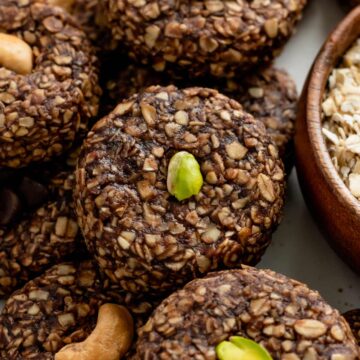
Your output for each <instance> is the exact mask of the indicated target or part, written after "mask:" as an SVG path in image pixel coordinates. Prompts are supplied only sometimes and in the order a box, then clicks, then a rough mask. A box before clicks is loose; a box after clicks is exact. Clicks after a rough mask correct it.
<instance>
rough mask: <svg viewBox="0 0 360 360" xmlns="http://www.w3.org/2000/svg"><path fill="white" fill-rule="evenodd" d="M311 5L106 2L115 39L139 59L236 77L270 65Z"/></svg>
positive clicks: (302, 1) (160, 67)
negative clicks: (253, 68)
mask: <svg viewBox="0 0 360 360" xmlns="http://www.w3.org/2000/svg"><path fill="white" fill-rule="evenodd" d="M306 3H307V1H306V0H291V1H283V0H273V1H245V0H235V1H219V0H207V1H190V2H183V1H170V2H169V1H168V0H154V1H131V0H120V1H119V0H104V13H105V17H106V24H107V26H109V28H110V29H111V31H112V34H113V37H114V38H115V39H117V40H119V41H120V43H121V45H122V46H125V47H127V49H128V53H129V55H130V57H131V58H132V59H133V60H135V61H137V62H139V63H143V64H149V65H151V66H152V67H153V68H154V69H156V70H157V71H165V70H168V69H170V70H172V69H176V70H178V69H181V70H184V71H185V73H187V74H189V75H190V76H194V75H195V76H201V75H205V74H206V75H207V74H211V75H213V76H217V77H233V76H234V74H235V72H236V71H237V69H239V68H240V69H242V70H248V69H249V68H252V67H254V66H258V65H259V64H264V63H269V62H270V61H271V60H272V59H273V58H274V57H275V56H277V55H278V54H279V53H280V51H281V49H282V47H283V46H284V44H285V43H286V41H287V40H288V39H289V37H290V36H291V34H292V33H293V31H294V27H295V25H296V23H297V22H298V20H299V19H300V17H301V15H302V11H303V9H304V7H305V5H306ZM175 72H177V71H175Z"/></svg>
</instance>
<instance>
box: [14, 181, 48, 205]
mask: <svg viewBox="0 0 360 360" xmlns="http://www.w3.org/2000/svg"><path fill="white" fill-rule="evenodd" d="M19 192H20V193H21V195H22V196H23V197H24V200H25V202H26V205H27V206H28V207H31V208H33V207H37V206H39V205H41V204H42V203H43V202H44V201H45V200H46V198H47V197H48V195H49V192H48V190H47V189H46V187H45V186H44V185H42V184H40V183H39V182H37V181H34V180H32V179H30V178H28V177H24V178H23V179H22V181H21V183H20V186H19Z"/></svg>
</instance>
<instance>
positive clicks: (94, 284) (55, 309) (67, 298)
mask: <svg viewBox="0 0 360 360" xmlns="http://www.w3.org/2000/svg"><path fill="white" fill-rule="evenodd" d="M109 302H110V303H117V304H121V305H124V306H126V307H128V309H129V310H130V311H131V312H132V314H133V316H134V318H135V323H136V326H139V325H140V324H141V323H142V318H143V317H144V316H146V314H147V313H148V312H149V311H150V310H151V308H152V304H151V303H147V302H142V301H140V300H137V299H135V298H134V297H133V296H131V295H129V294H126V293H125V292H123V291H122V290H119V288H117V287H112V286H110V285H109V284H108V282H107V281H106V280H104V279H101V278H100V276H99V275H98V273H97V271H96V270H95V268H94V266H93V265H92V263H91V262H90V261H83V262H78V263H63V264H59V265H56V266H54V267H52V268H51V269H50V270H48V271H47V272H46V273H45V274H43V275H41V276H40V277H38V278H36V279H35V280H33V281H30V282H29V283H27V284H26V285H25V286H24V287H23V288H22V289H20V290H17V291H16V292H15V293H14V294H13V295H11V297H10V298H9V299H8V300H7V301H6V303H5V307H4V309H3V311H2V314H1V315H0V357H1V359H7V360H18V359H41V360H45V359H46V360H53V359H54V354H55V353H56V352H57V351H59V350H60V349H61V348H62V347H63V346H64V345H66V344H70V343H73V342H81V341H83V340H84V339H85V338H86V337H87V336H88V335H89V334H90V333H91V331H92V330H93V329H94V327H95V323H96V319H97V314H98V308H99V307H100V306H101V305H102V304H104V303H109Z"/></svg>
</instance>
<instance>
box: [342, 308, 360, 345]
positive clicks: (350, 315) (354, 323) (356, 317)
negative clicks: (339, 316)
mask: <svg viewBox="0 0 360 360" xmlns="http://www.w3.org/2000/svg"><path fill="white" fill-rule="evenodd" d="M343 316H344V318H345V319H346V321H347V322H348V323H349V325H350V328H351V330H352V332H353V334H354V336H355V338H356V340H357V342H358V345H359V346H360V309H357V310H351V311H348V312H346V313H345V314H343Z"/></svg>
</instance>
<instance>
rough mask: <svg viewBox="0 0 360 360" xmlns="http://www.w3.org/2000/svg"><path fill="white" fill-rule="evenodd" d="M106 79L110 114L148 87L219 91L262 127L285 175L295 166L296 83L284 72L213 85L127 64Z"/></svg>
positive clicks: (269, 70)
mask: <svg viewBox="0 0 360 360" xmlns="http://www.w3.org/2000/svg"><path fill="white" fill-rule="evenodd" d="M110 68H112V66H110ZM108 76H109V77H110V80H108V82H107V84H106V90H105V95H106V98H105V99H104V100H105V101H104V102H105V103H106V104H107V106H106V108H105V109H103V113H107V112H110V111H111V109H112V108H113V107H115V106H116V105H117V103H118V102H120V101H121V100H123V99H125V98H127V97H129V96H131V95H133V94H135V93H137V92H139V91H142V90H144V89H145V88H146V87H148V86H150V85H170V84H175V85H177V86H179V87H188V86H195V85H196V86H206V87H211V88H215V89H217V90H219V91H220V92H222V93H224V94H225V95H227V96H229V97H231V98H233V99H235V100H237V101H238V102H239V103H240V104H241V105H242V106H243V107H244V109H245V111H247V112H248V113H250V114H252V115H253V116H254V117H255V118H256V119H258V120H260V121H262V122H263V123H264V125H265V127H266V129H267V132H268V134H269V135H270V137H271V138H272V140H273V141H274V142H275V144H276V145H277V146H278V149H279V153H280V156H281V158H282V159H283V161H284V163H285V167H286V170H287V174H289V173H290V170H291V168H292V166H293V162H294V159H293V158H294V149H293V137H294V132H295V128H294V122H295V117H296V105H297V99H298V98H297V91H296V86H295V83H294V81H293V79H292V78H291V76H290V75H289V74H288V73H287V72H286V71H284V70H280V69H277V68H276V67H272V66H271V67H269V68H265V69H260V70H258V71H257V72H255V73H252V74H251V75H249V76H241V75H238V76H236V77H235V78H233V79H227V80H226V79H224V80H215V81H214V80H209V79H196V80H195V79H191V78H190V79H189V78H186V79H185V78H182V77H177V78H171V77H169V76H165V75H164V74H159V73H157V72H155V71H152V70H151V69H149V68H146V67H142V66H136V65H133V64H130V65H127V66H123V68H122V69H121V70H120V71H118V73H117V75H115V76H112V77H111V74H109V75H108Z"/></svg>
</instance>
